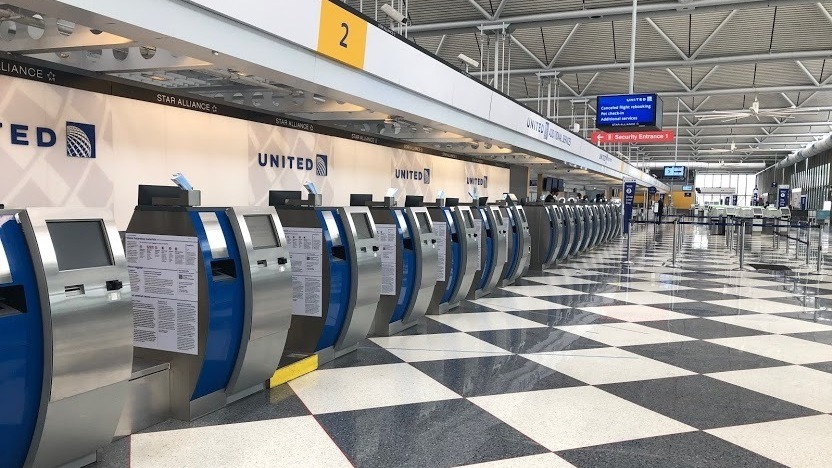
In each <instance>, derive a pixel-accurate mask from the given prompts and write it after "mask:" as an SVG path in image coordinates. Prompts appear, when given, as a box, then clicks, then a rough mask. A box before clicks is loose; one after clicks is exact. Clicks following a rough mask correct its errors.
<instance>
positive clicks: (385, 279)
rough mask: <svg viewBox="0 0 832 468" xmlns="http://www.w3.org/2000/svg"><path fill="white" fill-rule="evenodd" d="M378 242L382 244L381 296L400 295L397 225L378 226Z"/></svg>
mask: <svg viewBox="0 0 832 468" xmlns="http://www.w3.org/2000/svg"><path fill="white" fill-rule="evenodd" d="M376 232H377V235H378V242H379V244H381V295H382V296H395V295H396V294H398V291H397V290H396V289H397V288H396V285H397V284H399V283H398V282H397V281H396V253H397V252H396V249H397V247H398V245H399V238H398V234H397V232H396V225H395V224H376Z"/></svg>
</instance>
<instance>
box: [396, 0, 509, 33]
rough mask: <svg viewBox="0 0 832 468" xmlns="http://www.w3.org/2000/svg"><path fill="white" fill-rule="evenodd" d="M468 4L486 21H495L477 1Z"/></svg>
mask: <svg viewBox="0 0 832 468" xmlns="http://www.w3.org/2000/svg"><path fill="white" fill-rule="evenodd" d="M468 3H470V4H471V6H472V7H474V8H475V9H476V10H477V11H478V12H480V14H481V15H482V16H483V17H484V18H485V19H487V20H493V19H494V17H493V16H491V14H490V13H489V12H487V11H485V8H483V7H482V6H480V4H479V3H477V0H468ZM479 23H480V24H482V21H480V22H479ZM409 32H410V31H409V30H408V33H409Z"/></svg>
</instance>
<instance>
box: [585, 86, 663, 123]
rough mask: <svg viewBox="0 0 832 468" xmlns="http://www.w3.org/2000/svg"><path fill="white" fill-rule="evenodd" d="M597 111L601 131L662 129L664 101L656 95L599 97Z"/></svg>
mask: <svg viewBox="0 0 832 468" xmlns="http://www.w3.org/2000/svg"><path fill="white" fill-rule="evenodd" d="M596 109H597V111H598V114H597V121H596V126H597V127H598V128H599V129H601V130H632V129H649V130H661V129H662V100H661V98H659V96H658V95H656V94H622V95H615V96H598V98H597V107H596Z"/></svg>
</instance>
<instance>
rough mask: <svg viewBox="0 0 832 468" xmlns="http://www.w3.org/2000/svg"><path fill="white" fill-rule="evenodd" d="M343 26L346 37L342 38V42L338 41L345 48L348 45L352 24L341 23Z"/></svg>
mask: <svg viewBox="0 0 832 468" xmlns="http://www.w3.org/2000/svg"><path fill="white" fill-rule="evenodd" d="M341 27H342V28H344V37H342V38H341V42H339V43H338V45H340V46H341V47H343V48H346V47H347V36H349V35H350V25H348V24H347V23H341Z"/></svg>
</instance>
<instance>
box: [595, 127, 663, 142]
mask: <svg viewBox="0 0 832 468" xmlns="http://www.w3.org/2000/svg"><path fill="white" fill-rule="evenodd" d="M675 138H676V134H675V133H673V130H662V131H659V132H592V136H591V137H590V140H591V141H592V142H593V143H595V144H596V145H600V144H604V143H672V142H673V140H674V139H675Z"/></svg>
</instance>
